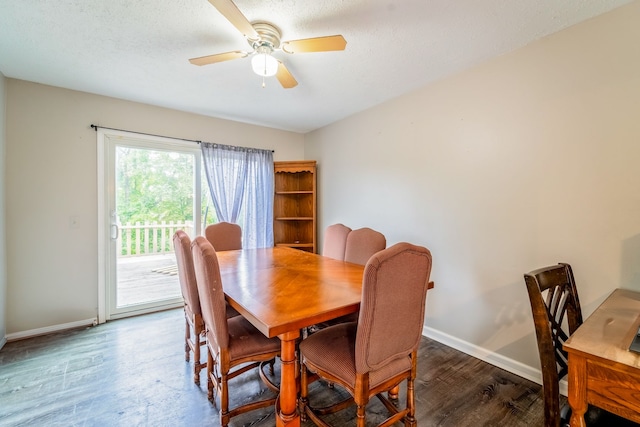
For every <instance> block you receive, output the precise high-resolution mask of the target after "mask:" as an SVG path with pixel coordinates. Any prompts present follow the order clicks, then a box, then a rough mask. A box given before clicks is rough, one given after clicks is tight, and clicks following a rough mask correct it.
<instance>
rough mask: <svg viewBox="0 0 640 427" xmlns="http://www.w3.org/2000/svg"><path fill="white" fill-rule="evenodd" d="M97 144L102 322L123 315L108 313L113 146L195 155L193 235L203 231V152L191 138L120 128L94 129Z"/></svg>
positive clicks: (112, 249)
mask: <svg viewBox="0 0 640 427" xmlns="http://www.w3.org/2000/svg"><path fill="white" fill-rule="evenodd" d="M97 138H98V141H97V145H98V153H97V154H98V155H97V161H98V165H97V167H98V323H104V322H106V321H107V320H111V319H112V318H117V317H122V316H120V315H116V316H114V315H111V314H110V313H111V312H112V311H113V310H112V308H113V307H111V304H112V302H111V298H110V289H111V288H112V287H111V285H113V286H115V280H116V259H115V258H116V253H115V243H114V240H113V239H111V237H110V236H111V233H112V221H111V211H114V210H115V177H114V171H115V147H116V145H119V143H122V144H124V143H126V145H132V146H137V147H140V148H150V149H157V150H167V151H179V152H182V153H192V154H193V155H194V156H195V179H194V181H195V182H194V191H195V194H196V195H198V196H197V197H194V214H193V219H194V221H193V222H194V224H193V225H194V232H195V234H196V235H200V234H202V230H201V218H200V216H201V205H200V197H199V195H200V194H201V182H200V176H201V163H202V153H201V151H200V147H199V146H198V145H196V144H195V143H194V142H190V141H184V140H178V139H173V138H167V137H160V136H153V135H145V134H138V133H134V132H126V131H119V130H111V129H104V128H98V129H97ZM182 304H183V302H182V301H181V300H180V301H179V302H178V301H176V302H172V303H170V304H169V305H166V306H163V307H162V309H166V308H170V307H171V306H175V307H180V306H182ZM157 310H158V308H145V307H142V306H141V309H140V310H136V311H135V313H131V314H128V315H133V314H142V313H147V312H153V311H157Z"/></svg>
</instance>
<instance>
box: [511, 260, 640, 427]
mask: <svg viewBox="0 0 640 427" xmlns="http://www.w3.org/2000/svg"><path fill="white" fill-rule="evenodd" d="M524 280H525V283H526V285H527V292H528V293H529V301H530V302H531V312H532V314H533V323H534V325H535V330H536V337H537V341H538V352H539V354H540V365H541V369H542V392H543V397H544V425H545V427H559V426H560V427H565V426H569V419H570V418H571V408H570V407H569V404H568V403H565V404H564V405H562V406H561V405H560V387H559V384H560V380H562V379H563V378H564V377H565V376H566V375H567V373H568V370H569V366H568V358H567V352H566V351H564V349H563V347H562V346H563V344H564V342H565V341H566V340H567V339H568V338H569V336H571V334H572V333H573V332H575V330H576V329H578V327H579V326H580V325H581V324H582V309H581V307H580V299H579V298H578V290H577V287H576V283H575V279H574V277H573V270H572V268H571V266H570V265H569V264H566V263H560V264H556V265H551V266H548V267H542V268H539V269H537V270H533V271H531V272H529V273H526V274H525V275H524ZM585 421H586V423H587V425H588V426H616V427H622V426H635V425H636V424H635V423H633V422H631V421H628V420H625V419H623V418H621V417H618V416H617V415H615V414H612V413H610V412H607V411H605V410H603V409H600V408H597V407H595V406H591V405H590V406H589V409H588V410H587V413H586V414H585Z"/></svg>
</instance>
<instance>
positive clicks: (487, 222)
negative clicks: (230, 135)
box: [305, 2, 640, 374]
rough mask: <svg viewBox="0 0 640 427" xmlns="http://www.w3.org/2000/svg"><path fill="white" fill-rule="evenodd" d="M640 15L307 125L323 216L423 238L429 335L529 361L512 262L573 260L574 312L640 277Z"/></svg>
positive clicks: (620, 14) (532, 347)
mask: <svg viewBox="0 0 640 427" xmlns="http://www.w3.org/2000/svg"><path fill="white" fill-rule="evenodd" d="M638 22H640V2H634V3H632V4H631V5H629V6H626V7H623V8H621V9H619V10H616V11H614V12H611V13H609V14H607V15H603V16H601V17H599V18H596V19H594V20H591V21H588V22H586V23H583V24H580V25H578V26H575V27H572V28H570V29H567V30H565V31H563V32H560V33H557V34H556V35H553V36H551V37H548V38H546V39H543V40H541V41H539V42H537V43H534V44H533V45H530V46H528V47H526V48H523V49H521V50H519V51H517V52H515V53H512V54H510V55H506V56H503V57H500V58H498V59H495V60H492V61H490V62H487V63H485V64H482V65H480V66H477V67H475V68H473V69H471V70H469V71H467V72H464V73H461V74H459V75H456V76H453V77H451V78H448V79H445V80H443V81H440V82H438V83H436V84H433V85H430V86H428V87H425V88H423V89H422V90H419V91H416V92H413V93H410V94H407V95H405V96H402V97H400V98H398V99H395V100H393V101H391V102H387V103H384V104H382V105H380V106H378V107H376V108H372V109H370V110H367V111H364V112H362V113H360V114H357V115H354V116H352V117H350V118H348V119H345V120H343V121H341V122H338V123H335V124H333V125H330V126H327V127H325V128H322V129H320V130H317V131H315V132H313V133H310V134H308V135H306V137H305V156H306V157H307V158H308V159H316V160H318V162H319V172H318V176H319V188H320V192H319V210H320V212H319V220H320V222H319V223H320V229H321V230H322V229H323V228H324V227H326V226H327V225H329V224H332V223H336V222H342V223H344V224H347V225H349V226H351V227H352V228H357V227H363V226H369V227H372V228H376V229H378V230H380V231H382V232H383V233H384V234H385V235H386V236H387V239H388V243H389V244H393V243H396V242H398V241H403V240H407V241H410V242H414V243H417V244H421V245H425V246H427V247H428V248H430V249H431V251H432V253H433V259H434V267H433V279H434V280H435V284H436V286H435V289H434V290H433V291H430V292H429V296H428V308H427V319H426V327H427V328H426V331H427V333H428V334H431V335H433V336H436V337H438V338H440V339H444V340H446V341H448V342H449V343H451V344H453V345H454V346H458V347H459V348H462V349H465V350H468V351H470V352H471V353H475V354H476V355H480V356H482V355H490V356H487V357H488V358H489V359H492V358H493V359H496V360H497V361H498V362H499V363H502V364H503V365H505V366H508V367H510V368H511V370H514V371H519V372H521V373H523V374H532V373H535V372H534V371H537V369H538V367H539V362H538V355H537V349H536V344H535V335H534V331H533V323H532V319H531V311H530V307H529V301H528V297H527V293H526V290H525V285H524V281H523V273H525V272H527V271H530V270H532V269H534V268H537V267H541V266H544V265H549V264H555V263H557V262H569V263H571V264H572V265H573V267H574V272H575V276H576V280H577V282H578V286H579V291H580V297H581V300H582V304H583V311H584V314H585V315H588V314H589V313H591V312H592V311H593V310H594V308H595V307H596V306H597V304H599V303H600V302H601V301H602V300H603V299H604V298H605V297H606V295H608V294H609V293H610V292H611V290H612V289H614V288H615V287H626V288H631V289H637V290H640V167H639V164H640V49H639V48H638V40H640V25H638ZM407 66H408V64H407ZM372 90H375V88H372Z"/></svg>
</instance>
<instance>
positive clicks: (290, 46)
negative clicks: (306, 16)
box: [282, 35, 347, 53]
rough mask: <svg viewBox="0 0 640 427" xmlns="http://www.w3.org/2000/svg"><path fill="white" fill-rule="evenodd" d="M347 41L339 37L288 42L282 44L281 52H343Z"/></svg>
mask: <svg viewBox="0 0 640 427" xmlns="http://www.w3.org/2000/svg"><path fill="white" fill-rule="evenodd" d="M346 46H347V41H346V40H345V39H344V37H342V36H341V35H336V36H326V37H314V38H311V39H301V40H289V41H286V42H283V43H282V50H284V51H285V52H287V53H303V52H328V51H332V50H344V48H345V47H346Z"/></svg>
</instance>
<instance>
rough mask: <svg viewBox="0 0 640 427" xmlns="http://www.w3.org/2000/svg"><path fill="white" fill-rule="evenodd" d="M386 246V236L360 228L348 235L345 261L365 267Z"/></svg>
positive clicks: (366, 228) (369, 229)
mask: <svg viewBox="0 0 640 427" xmlns="http://www.w3.org/2000/svg"><path fill="white" fill-rule="evenodd" d="M386 246H387V239H386V238H385V237H384V234H382V233H380V232H379V231H376V230H372V229H371V228H368V227H364V228H359V229H357V230H353V231H351V232H350V233H349V234H348V235H347V241H346V243H345V249H344V260H345V261H347V262H352V263H354V264H360V265H365V264H366V263H367V261H368V260H369V258H371V256H372V255H373V254H375V253H376V252H379V251H381V250H383V249H384V248H386Z"/></svg>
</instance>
